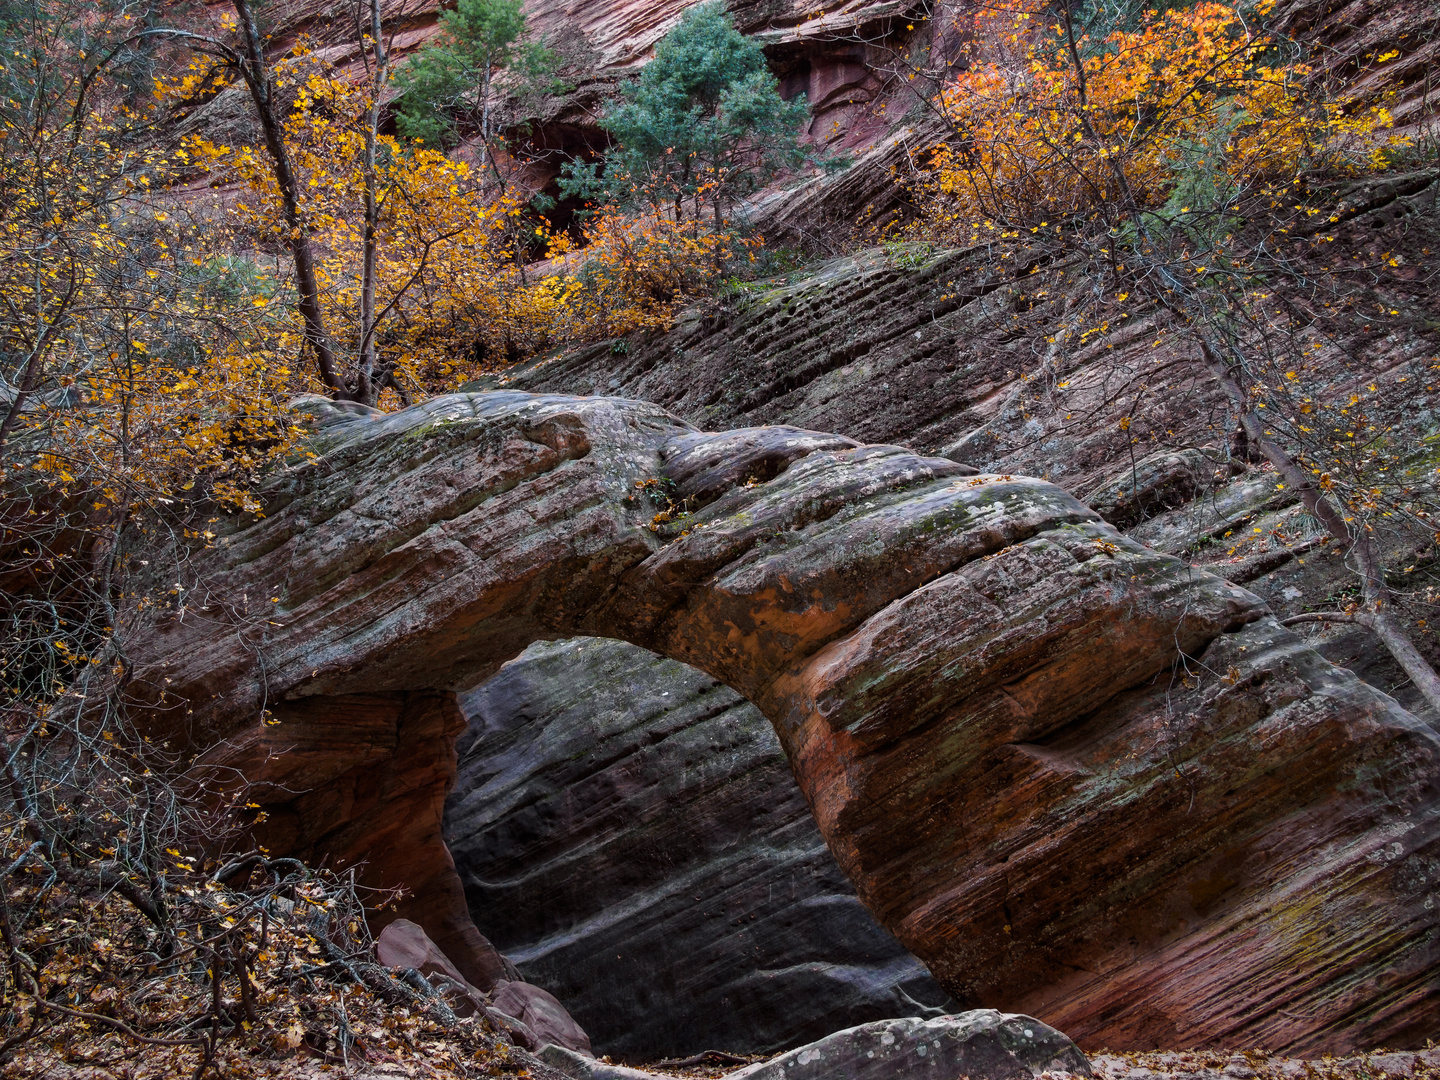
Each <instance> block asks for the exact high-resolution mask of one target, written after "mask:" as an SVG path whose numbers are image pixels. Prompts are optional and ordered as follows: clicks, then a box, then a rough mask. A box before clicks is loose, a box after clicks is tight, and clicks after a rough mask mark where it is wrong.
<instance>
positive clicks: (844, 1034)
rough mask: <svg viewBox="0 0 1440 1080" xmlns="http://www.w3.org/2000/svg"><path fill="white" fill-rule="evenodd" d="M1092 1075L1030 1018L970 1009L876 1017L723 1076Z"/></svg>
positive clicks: (1059, 1038)
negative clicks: (950, 1013) (929, 1015)
mask: <svg viewBox="0 0 1440 1080" xmlns="http://www.w3.org/2000/svg"><path fill="white" fill-rule="evenodd" d="M1042 1073H1049V1074H1051V1075H1054V1074H1057V1073H1060V1074H1071V1075H1079V1076H1090V1075H1092V1073H1091V1070H1090V1063H1089V1062H1088V1061H1086V1060H1085V1055H1084V1054H1082V1053H1081V1052H1080V1050H1079V1048H1078V1047H1076V1045H1075V1044H1074V1043H1073V1042H1071V1041H1070V1040H1069V1039H1068V1038H1066V1037H1065V1036H1064V1035H1062V1034H1061V1033H1060V1032H1058V1031H1056V1030H1055V1029H1054V1028H1052V1027H1050V1026H1049V1025H1047V1024H1042V1023H1041V1022H1040V1021H1039V1020H1036V1019H1034V1018H1033V1017H1030V1016H1015V1015H1012V1014H1010V1013H1000V1012H995V1011H994V1010H993V1009H976V1010H973V1011H971V1012H964V1013H960V1014H958V1015H956V1016H939V1017H935V1018H934V1019H929V1020H924V1019H919V1018H916V1017H911V1018H909V1019H905V1020H880V1021H877V1022H875V1023H872V1024H862V1025H860V1026H859V1027H853V1028H850V1029H849V1030H847V1031H837V1032H836V1033H835V1034H834V1035H831V1036H830V1037H829V1038H826V1039H821V1040H820V1041H819V1042H816V1043H811V1044H810V1045H809V1046H803V1047H801V1048H800V1049H798V1050H792V1051H790V1053H788V1054H782V1055H780V1056H779V1057H777V1058H773V1059H771V1060H770V1061H765V1062H761V1063H759V1064H756V1065H751V1066H748V1067H747V1068H744V1069H740V1070H739V1071H737V1072H733V1073H730V1074H729V1080H833V1078H834V1077H839V1076H843V1077H845V1078H846V1080H911V1078H915V1080H951V1078H952V1077H957V1076H966V1077H970V1078H971V1080H1031V1078H1032V1077H1037V1076H1040V1075H1041V1074H1042Z"/></svg>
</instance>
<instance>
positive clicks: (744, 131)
mask: <svg viewBox="0 0 1440 1080" xmlns="http://www.w3.org/2000/svg"><path fill="white" fill-rule="evenodd" d="M809 111H810V110H809V106H808V104H807V102H806V101H805V99H804V98H803V97H798V98H796V99H794V100H792V101H788V102H787V101H784V100H782V99H781V97H780V87H779V85H778V83H777V82H776V80H775V77H774V76H773V75H771V74H770V71H769V69H768V68H767V67H766V65H765V55H764V53H763V52H762V51H761V49H760V46H759V45H758V44H756V43H755V42H754V41H752V40H750V39H749V38H746V37H745V36H744V35H742V34H741V33H740V32H739V31H738V30H736V29H735V24H734V22H733V21H732V20H731V18H730V16H729V14H728V13H727V12H726V11H725V8H724V7H723V6H722V5H721V4H720V3H719V2H717V0H708V2H706V3H703V4H699V5H697V6H695V7H692V8H690V9H689V10H687V11H686V12H685V14H684V15H683V16H682V17H681V19H680V22H679V24H678V25H677V26H676V27H675V28H674V29H673V30H671V31H670V33H669V34H667V35H666V36H665V37H664V38H663V39H662V40H661V41H660V43H659V44H658V45H657V46H656V49H655V58H654V59H653V60H651V61H650V63H648V64H646V65H645V67H644V68H643V69H642V70H641V72H640V77H639V79H637V80H636V81H635V82H633V83H631V84H630V85H629V86H627V87H626V88H625V89H624V90H623V91H622V95H621V100H620V101H619V102H618V103H616V104H615V105H614V106H613V107H611V108H610V109H609V110H607V111H606V112H605V114H604V116H603V117H602V119H601V126H602V127H603V128H604V129H605V130H606V131H607V132H608V133H609V134H610V136H611V137H612V138H613V139H614V140H615V143H616V146H615V148H614V149H612V150H611V151H610V152H609V153H607V154H606V155H605V159H604V161H603V163H602V162H594V163H588V164H587V163H584V162H579V161H575V162H571V163H569V164H568V165H567V167H566V170H565V174H564V176H563V178H562V182H561V190H562V191H563V192H564V193H565V194H567V195H580V196H583V197H586V198H597V197H599V198H606V199H610V200H614V201H616V202H619V203H621V204H625V203H640V202H649V203H651V204H652V205H656V206H658V205H662V204H663V203H666V202H668V203H669V204H671V205H672V206H673V208H674V214H675V217H676V220H682V219H683V218H685V217H686V216H687V211H688V212H689V213H690V214H691V215H693V216H694V217H695V218H699V217H700V216H701V215H702V214H703V213H705V212H706V211H707V210H708V211H709V212H710V213H712V214H713V216H714V220H715V225H716V227H717V228H719V227H720V225H721V223H722V221H723V217H724V211H725V208H726V207H728V206H731V205H733V204H734V203H735V202H736V201H737V200H738V199H740V198H743V197H744V196H746V195H748V194H750V193H751V192H753V191H755V190H757V189H758V188H759V187H761V186H762V185H763V184H765V183H766V182H767V181H768V180H770V179H771V178H772V177H773V176H774V175H775V174H776V173H777V172H779V171H780V170H782V169H784V168H793V167H795V166H798V165H799V164H800V163H801V162H803V161H804V159H805V153H804V151H803V150H802V149H801V147H800V146H799V144H798V142H797V136H798V135H799V132H800V129H801V127H802V125H803V124H804V123H805V121H806V119H807V118H808V116H809Z"/></svg>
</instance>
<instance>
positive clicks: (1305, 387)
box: [912, 0, 1440, 710]
mask: <svg viewBox="0 0 1440 1080" xmlns="http://www.w3.org/2000/svg"><path fill="white" fill-rule="evenodd" d="M1267 9H1268V5H1267V4H1264V3H1262V4H1260V5H1258V6H1256V7H1255V8H1252V9H1247V10H1244V11H1242V10H1241V9H1239V8H1237V7H1234V6H1230V5H1227V4H1219V3H1197V4H1193V5H1190V6H1186V7H1174V8H1170V9H1168V10H1165V11H1163V12H1162V11H1153V10H1147V9H1144V8H1142V7H1139V6H1136V5H1130V4H1095V5H1087V6H1082V5H1081V4H1079V3H1078V2H1076V0H1067V2H1066V3H1063V4H1060V5H1056V6H1049V5H1045V6H1041V5H1034V4H1030V3H1027V2H1023V0H1021V2H1007V3H1002V4H1000V5H997V6H995V7H991V8H989V9H987V10H985V11H983V12H981V13H980V14H978V15H977V16H976V17H975V25H974V27H973V33H972V34H971V35H970V40H971V41H972V43H973V45H972V55H971V56H969V57H968V58H967V62H966V63H964V64H962V65H958V67H959V68H960V69H961V70H959V71H958V73H957V74H956V75H954V76H953V77H951V78H950V79H949V81H948V82H947V83H946V84H945V86H944V88H943V89H942V90H941V92H940V93H939V94H938V95H937V97H936V99H935V104H936V107H937V109H938V111H939V113H940V114H941V115H942V116H943V117H944V118H945V120H946V122H947V124H948V125H949V126H950V128H951V132H952V136H951V138H950V139H948V140H947V141H946V142H945V143H944V144H943V145H941V146H940V147H938V148H937V150H936V152H935V156H934V160H933V168H932V170H931V171H930V172H929V174H928V175H927V176H926V178H925V182H924V183H922V185H921V190H922V193H923V194H922V199H924V200H925V202H926V206H925V213H924V215H923V219H922V222H921V223H919V224H918V225H917V226H915V227H914V229H913V230H912V235H916V236H927V237H931V238H937V239H938V238H944V239H948V240H951V241H955V242H964V243H985V242H990V243H993V244H995V245H996V247H997V249H998V253H999V255H1000V257H1001V258H1002V259H1011V258H1013V259H1014V260H1015V262H1014V263H1013V264H1012V265H1025V264H1027V263H1028V264H1029V265H1030V266H1032V268H1034V269H1037V270H1038V269H1039V268H1041V267H1042V266H1044V265H1047V264H1049V265H1060V264H1064V265H1066V266H1067V267H1069V271H1068V272H1069V273H1070V274H1071V275H1072V277H1078V278H1079V279H1080V280H1081V281H1084V282H1086V283H1087V284H1086V285H1085V286H1084V288H1083V290H1081V291H1079V292H1077V293H1076V297H1072V299H1075V298H1077V297H1083V296H1088V297H1089V298H1090V299H1089V300H1088V301H1086V302H1084V303H1082V304H1080V305H1079V307H1081V308H1087V307H1088V306H1090V305H1094V306H1095V307H1096V308H1097V310H1096V313H1095V319H1096V322H1097V324H1098V323H1099V322H1101V321H1102V319H1103V318H1104V316H1103V315H1102V314H1101V313H1102V312H1103V311H1104V310H1111V311H1114V310H1116V305H1117V304H1123V303H1124V302H1125V301H1126V299H1127V298H1130V300H1129V304H1130V309H1129V310H1124V309H1123V308H1122V309H1121V315H1120V316H1119V317H1126V316H1128V314H1129V313H1130V311H1137V312H1138V311H1141V310H1145V309H1149V310H1150V311H1151V312H1153V313H1155V314H1156V317H1157V318H1158V319H1159V321H1160V323H1161V324H1162V325H1168V326H1169V327H1170V328H1171V329H1172V330H1173V331H1175V332H1177V333H1178V334H1180V335H1181V336H1182V337H1183V339H1184V340H1186V341H1188V343H1189V345H1190V347H1191V348H1192V349H1193V351H1194V354H1195V356H1196V357H1197V359H1198V361H1199V364H1200V367H1201V369H1202V370H1203V371H1204V372H1205V373H1206V374H1207V377H1208V379H1209V380H1210V385H1212V386H1214V387H1217V388H1218V389H1220V390H1221V392H1222V393H1223V395H1224V398H1225V400H1226V401H1227V402H1228V407H1229V410H1230V423H1231V425H1232V426H1233V428H1234V430H1235V437H1236V438H1237V439H1238V440H1239V444H1240V445H1242V446H1243V448H1244V453H1245V454H1247V455H1248V454H1253V455H1256V456H1258V457H1260V458H1263V459H1264V460H1265V461H1267V462H1268V463H1269V465H1270V467H1271V468H1273V470H1274V471H1275V474H1276V476H1277V478H1278V479H1279V482H1280V485H1281V487H1282V488H1288V489H1289V490H1291V491H1293V492H1294V493H1295V494H1296V496H1297V497H1298V498H1299V500H1300V502H1301V503H1302V504H1303V506H1304V507H1305V509H1306V510H1307V512H1308V514H1309V515H1310V517H1311V519H1312V520H1313V521H1314V522H1315V523H1316V524H1317V526H1318V527H1319V528H1320V529H1322V530H1323V532H1324V533H1325V534H1326V535H1327V536H1328V538H1329V540H1330V541H1331V542H1332V543H1334V544H1336V545H1337V546H1338V547H1339V549H1340V550H1342V551H1344V552H1345V555H1346V558H1347V560H1348V561H1349V564H1350V565H1351V566H1352V567H1353V569H1354V571H1355V574H1356V578H1357V581H1358V591H1359V597H1358V598H1357V602H1356V603H1355V604H1354V605H1353V606H1352V607H1351V608H1349V609H1346V610H1343V611H1333V612H1323V613H1315V614H1314V615H1306V616H1301V617H1299V618H1300V619H1317V620H1318V619H1320V618H1326V619H1332V620H1336V621H1353V622H1357V623H1362V624H1364V625H1366V626H1368V627H1370V628H1371V629H1372V630H1374V632H1375V633H1376V634H1377V636H1378V637H1379V638H1380V639H1381V640H1382V642H1383V643H1384V645H1385V646H1386V648H1387V649H1388V650H1389V651H1390V653H1391V655H1392V656H1393V657H1394V658H1395V660H1396V662H1397V663H1398V664H1399V666H1400V667H1401V669H1402V670H1403V671H1404V672H1405V674H1406V676H1408V678H1410V679H1411V680H1412V681H1413V682H1414V684H1415V686H1416V687H1417V689H1418V690H1419V691H1420V692H1421V693H1422V695H1423V696H1424V697H1425V698H1426V700H1427V701H1428V702H1429V703H1430V705H1431V706H1432V707H1434V708H1436V709H1437V710H1440V678H1437V677H1436V674H1435V672H1434V670H1433V668H1432V667H1431V666H1430V664H1429V663H1428V662H1427V661H1426V660H1425V658H1424V657H1423V655H1422V654H1421V653H1420V652H1419V650H1418V649H1417V648H1416V646H1415V644H1414V641H1413V638H1412V635H1411V633H1410V631H1409V630H1408V629H1407V628H1406V626H1405V623H1404V620H1403V618H1402V616H1401V614H1400V611H1399V607H1398V605H1397V601H1396V596H1395V594H1394V592H1393V589H1392V587H1391V585H1390V583H1389V580H1390V577H1391V575H1390V574H1389V573H1388V572H1387V569H1386V567H1385V565H1384V561H1385V556H1384V555H1382V550H1383V549H1385V548H1387V547H1390V548H1393V547H1394V546H1395V543H1396V542H1397V540H1398V538H1399V537H1400V536H1401V535H1402V534H1403V533H1404V532H1405V530H1407V529H1409V530H1410V531H1411V532H1415V531H1422V532H1424V533H1426V534H1428V532H1429V531H1430V530H1431V528H1432V526H1431V525H1430V524H1429V522H1430V521H1431V520H1432V517H1433V513H1434V512H1435V510H1436V509H1440V506H1437V505H1435V504H1436V503H1437V500H1436V490H1435V489H1436V485H1435V483H1434V477H1433V476H1430V477H1428V478H1427V477H1425V476H1421V475H1419V474H1417V473H1416V471H1415V470H1414V469H1413V468H1411V467H1409V463H1408V460H1409V459H1411V458H1413V456H1414V453H1415V450H1416V449H1417V447H1416V445H1415V439H1416V438H1417V436H1416V434H1415V432H1414V431H1413V429H1411V430H1410V432H1409V434H1406V431H1407V424H1406V423H1405V422H1404V417H1403V416H1402V415H1400V414H1398V413H1396V412H1394V411H1393V410H1392V411H1391V413H1390V415H1389V416H1388V417H1386V416H1383V415H1382V413H1383V411H1384V410H1383V409H1381V408H1379V406H1378V402H1376V403H1374V405H1373V406H1372V407H1371V408H1370V409H1369V410H1367V409H1366V408H1365V404H1364V402H1363V401H1362V394H1363V393H1364V392H1363V391H1362V393H1361V394H1356V393H1353V392H1351V393H1348V394H1347V395H1346V398H1347V399H1348V400H1345V399H1342V401H1341V402H1340V403H1338V404H1336V405H1333V406H1332V405H1331V404H1330V403H1329V402H1328V401H1327V391H1328V387H1330V386H1339V385H1344V384H1347V383H1350V382H1354V381H1356V380H1357V377H1358V373H1357V372H1355V371H1353V370H1345V368H1346V367H1347V362H1346V360H1345V359H1344V358H1343V357H1340V356H1337V355H1336V350H1334V349H1333V348H1329V347H1328V346H1327V336H1328V335H1329V334H1331V333H1332V332H1333V326H1334V323H1333V320H1332V319H1331V318H1330V315H1329V314H1327V313H1326V309H1330V310H1331V313H1338V312H1340V311H1342V310H1353V304H1354V303H1355V302H1356V300H1357V299H1358V294H1357V293H1356V292H1355V290H1353V289H1351V288H1349V287H1348V286H1346V285H1345V284H1344V280H1343V275H1336V274H1333V273H1331V272H1329V269H1327V264H1330V263H1333V259H1330V258H1328V257H1327V256H1326V254H1325V245H1326V244H1327V243H1328V242H1330V240H1333V234H1332V233H1331V232H1330V230H1327V229H1326V228H1325V227H1324V223H1326V222H1336V221H1339V220H1340V218H1339V214H1338V212H1337V211H1336V210H1335V209H1333V208H1335V207H1336V206H1337V204H1338V203H1339V202H1340V201H1341V197H1340V194H1339V191H1338V185H1340V184H1342V183H1343V182H1344V181H1345V179H1346V178H1347V177H1354V176H1360V175H1365V174H1370V173H1374V172H1376V171H1377V170H1383V169H1384V168H1385V167H1386V162H1387V159H1388V155H1389V154H1390V153H1392V152H1393V151H1394V149H1395V142H1396V140H1393V139H1389V138H1387V137H1386V136H1385V135H1384V134H1383V132H1384V129H1385V126H1386V125H1387V123H1388V117H1387V115H1386V114H1385V112H1384V110H1383V108H1380V107H1378V106H1375V105H1373V104H1368V105H1367V104H1366V103H1364V102H1354V101H1344V100H1339V99H1337V98H1335V97H1332V96H1327V95H1326V93H1325V92H1324V87H1323V86H1322V85H1321V84H1319V83H1318V82H1317V81H1316V79H1315V77H1314V73H1313V72H1312V70H1311V69H1310V68H1309V67H1308V66H1307V64H1306V63H1305V61H1304V58H1303V56H1302V55H1301V52H1300V50H1299V49H1298V47H1297V46H1296V45H1295V44H1294V43H1293V42H1290V41H1288V40H1285V39H1284V38H1282V37H1279V36H1277V35H1276V34H1274V33H1271V32H1269V31H1267V29H1266V28H1265V24H1264V16H1265V14H1266V11H1267ZM1317 219H1318V223H1319V225H1320V227H1317ZM1331 269H1333V267H1331ZM1075 288H1077V287H1075V286H1072V290H1073V289H1075ZM1320 296H1324V297H1325V299H1324V300H1323V302H1318V303H1317V302H1316V301H1317V300H1318V299H1319V297H1320ZM1117 297H1118V300H1117V299H1116V298H1117ZM1086 317H1087V312H1086V311H1084V310H1071V308H1070V307H1067V310H1066V318H1065V325H1064V326H1063V327H1062V328H1061V329H1060V330H1059V331H1058V332H1057V333H1056V336H1055V340H1057V341H1059V342H1061V343H1063V341H1064V339H1065V338H1066V337H1067V336H1068V335H1069V334H1070V333H1071V332H1072V330H1073V329H1074V328H1075V327H1077V326H1078V325H1080V324H1081V323H1082V322H1083V321H1084V320H1085V319H1086ZM1327 320H1328V321H1327ZM1087 333H1088V332H1087ZM1047 355H1048V354H1047ZM1327 357H1328V359H1323V361H1322V358H1327ZM1326 363H1329V364H1330V365H1331V367H1332V368H1333V367H1334V366H1335V365H1336V364H1339V365H1340V367H1341V369H1342V370H1340V371H1339V372H1336V371H1333V370H1332V371H1330V372H1329V373H1328V374H1327V373H1326V372H1325V370H1324V368H1325V365H1326ZM1358 381H1359V382H1360V383H1361V385H1362V386H1363V385H1364V383H1365V382H1366V380H1365V379H1363V378H1361V379H1359V380H1358ZM1374 390H1375V387H1373V386H1371V387H1370V391H1372V392H1373V391H1374ZM1136 400H1137V401H1138V400H1139V397H1138V396H1137V399H1136ZM1361 420H1363V421H1364V422H1363V423H1361V422H1360V421H1361ZM1337 421H1338V423H1337ZM1129 423H1130V417H1129V416H1128V415H1127V416H1126V417H1124V418H1123V425H1124V428H1125V430H1126V431H1127V432H1128V429H1129ZM1357 428H1358V429H1359V430H1357ZM1381 477H1386V478H1387V479H1386V480H1385V481H1384V482H1379V481H1380V478H1381Z"/></svg>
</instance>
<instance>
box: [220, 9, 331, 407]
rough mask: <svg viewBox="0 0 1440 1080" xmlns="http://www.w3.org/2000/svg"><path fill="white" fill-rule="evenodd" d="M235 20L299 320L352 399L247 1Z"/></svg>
mask: <svg viewBox="0 0 1440 1080" xmlns="http://www.w3.org/2000/svg"><path fill="white" fill-rule="evenodd" d="M232 2H233V4H234V6H235V14H236V15H237V16H239V18H240V26H241V28H242V30H243V31H244V34H245V51H246V58H245V63H243V64H241V65H240V74H241V76H242V77H243V78H244V79H245V85H246V87H247V88H248V89H249V91H250V100H251V101H252V102H253V103H254V105H255V113H256V116H257V118H258V119H259V121H260V129H261V131H262V132H263V133H264V136H265V151H266V153H268V154H269V155H270V162H271V164H272V165H273V166H274V169H275V183H276V186H277V187H278V188H279V189H280V202H281V206H282V209H283V213H284V216H285V225H286V233H287V236H286V244H287V245H288V246H289V248H290V254H291V257H292V259H293V261H294V264H295V288H296V291H297V292H298V293H299V296H300V300H299V304H298V307H299V309H300V318H301V319H302V320H303V321H304V324H305V340H306V342H307V343H308V344H309V345H310V347H311V348H312V349H313V350H314V351H315V363H316V366H317V367H318V368H319V370H320V378H321V380H322V381H323V382H324V383H325V385H326V386H327V387H328V388H329V389H330V392H331V394H332V395H333V396H334V397H336V398H341V399H343V398H348V397H350V396H351V394H350V392H349V390H348V388H347V387H346V386H345V384H344V383H343V382H342V381H341V380H340V376H339V374H338V373H337V372H336V370H335V352H334V350H333V349H332V348H331V346H330V335H329V334H328V333H326V330H325V316H324V313H323V312H322V311H321V308H320V286H319V283H318V282H317V280H316V277H315V253H314V250H313V249H312V248H311V246H310V235H309V233H308V232H306V230H305V228H304V222H303V219H302V217H301V214H300V188H299V184H298V182H297V181H296V179H295V170H294V168H293V166H292V165H291V163H290V153H289V151H288V150H286V148H285V137H284V131H283V129H282V127H281V124H280V119H279V117H278V116H276V115H275V105H274V98H273V95H272V91H273V87H272V86H271V83H270V72H269V69H268V68H267V66H266V64H265V49H264V45H263V44H262V43H261V41H260V31H259V30H258V29H257V27H256V25H255V16H254V14H253V13H252V12H251V10H250V3H249V0H232Z"/></svg>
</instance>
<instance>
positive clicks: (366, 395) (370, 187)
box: [355, 0, 390, 405]
mask: <svg viewBox="0 0 1440 1080" xmlns="http://www.w3.org/2000/svg"><path fill="white" fill-rule="evenodd" d="M370 37H371V45H370V48H371V50H372V55H373V57H374V61H375V68H374V71H373V72H372V77H371V81H370V111H369V114H368V115H367V116H366V118H365V161H364V164H363V169H364V175H365V234H364V240H363V254H362V259H361V268H360V275H361V280H360V356H359V374H358V375H357V377H356V379H355V397H356V399H357V400H359V401H361V402H363V403H364V404H366V405H373V404H375V399H376V398H378V397H379V396H380V393H379V391H380V388H379V386H377V385H376V384H375V331H376V318H375V291H376V287H377V283H376V277H377V268H376V263H377V256H378V250H377V249H378V245H379V240H378V234H379V226H380V196H379V191H378V187H379V178H378V177H377V175H376V156H377V149H376V143H377V141H378V137H379V128H380V96H381V93H382V92H383V91H384V89H385V80H386V77H387V76H388V75H389V71H390V57H389V55H388V54H387V53H386V51H385V43H384V41H383V40H382V39H381V37H380V0H370Z"/></svg>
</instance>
